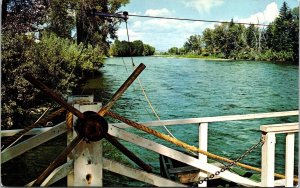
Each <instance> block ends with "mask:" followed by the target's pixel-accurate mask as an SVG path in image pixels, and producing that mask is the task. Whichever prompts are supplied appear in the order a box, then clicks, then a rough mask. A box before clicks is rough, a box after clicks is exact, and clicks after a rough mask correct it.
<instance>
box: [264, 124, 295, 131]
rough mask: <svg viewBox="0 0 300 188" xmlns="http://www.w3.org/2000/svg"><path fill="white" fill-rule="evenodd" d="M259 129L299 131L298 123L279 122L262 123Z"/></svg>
mask: <svg viewBox="0 0 300 188" xmlns="http://www.w3.org/2000/svg"><path fill="white" fill-rule="evenodd" d="M260 130H261V131H263V132H275V133H288V132H299V123H298V122H297V123H281V124H272V125H262V126H260Z"/></svg>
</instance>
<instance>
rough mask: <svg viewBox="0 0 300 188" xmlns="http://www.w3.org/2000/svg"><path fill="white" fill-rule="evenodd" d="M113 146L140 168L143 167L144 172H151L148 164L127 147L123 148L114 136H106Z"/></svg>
mask: <svg viewBox="0 0 300 188" xmlns="http://www.w3.org/2000/svg"><path fill="white" fill-rule="evenodd" d="M105 138H106V139H107V140H108V141H109V142H110V143H111V144H112V145H114V146H115V147H116V148H118V149H119V150H120V151H121V152H122V153H123V154H124V155H126V156H127V157H128V158H129V159H130V160H132V161H133V162H135V163H136V164H137V165H138V166H139V167H141V168H142V169H143V170H145V171H147V172H151V171H152V168H151V166H149V165H148V164H146V163H145V162H144V161H142V160H141V159H140V158H138V157H137V156H136V155H135V154H134V153H132V152H131V151H129V150H128V149H127V148H126V147H125V146H123V145H122V144H121V143H120V142H119V141H118V140H117V139H115V138H114V137H113V136H111V135H109V134H108V133H107V134H106V137H105Z"/></svg>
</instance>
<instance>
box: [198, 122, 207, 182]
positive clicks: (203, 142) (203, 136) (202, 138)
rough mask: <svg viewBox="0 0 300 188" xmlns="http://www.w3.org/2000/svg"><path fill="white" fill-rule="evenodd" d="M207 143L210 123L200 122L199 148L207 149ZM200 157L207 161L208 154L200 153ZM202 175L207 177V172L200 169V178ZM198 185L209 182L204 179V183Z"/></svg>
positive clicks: (204, 161)
mask: <svg viewBox="0 0 300 188" xmlns="http://www.w3.org/2000/svg"><path fill="white" fill-rule="evenodd" d="M207 144H208V123H200V125H199V148H200V149H202V150H203V151H207ZM198 159H199V160H200V161H201V162H203V163H207V156H206V155H202V154H199V156H198ZM200 177H207V173H206V172H203V171H200V172H199V174H198V178H200ZM198 187H207V182H206V181H204V182H203V183H202V184H198Z"/></svg>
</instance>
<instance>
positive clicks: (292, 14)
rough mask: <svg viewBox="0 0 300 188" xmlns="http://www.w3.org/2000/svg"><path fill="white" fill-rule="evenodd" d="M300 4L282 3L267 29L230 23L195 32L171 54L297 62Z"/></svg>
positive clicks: (172, 49) (170, 51)
mask: <svg viewBox="0 0 300 188" xmlns="http://www.w3.org/2000/svg"><path fill="white" fill-rule="evenodd" d="M298 46H299V7H296V8H294V9H290V8H289V7H288V5H287V3H286V2H284V3H283V5H282V7H281V9H280V11H279V16H278V17H277V18H276V19H275V20H274V22H272V23H270V25H269V26H267V28H262V27H258V26H255V25H253V24H251V25H250V26H245V25H241V24H236V23H234V22H233V21H232V20H231V22H230V23H223V24H220V25H215V27H214V29H209V28H207V29H205V30H204V31H203V33H202V36H200V35H192V36H190V37H189V38H188V39H187V42H186V43H185V44H184V45H183V47H182V48H177V47H172V48H170V49H169V50H168V53H169V54H175V55H184V54H188V55H201V56H213V57H220V58H230V59H247V60H268V61H288V62H294V63H298V59H299V57H298V49H299V47H298Z"/></svg>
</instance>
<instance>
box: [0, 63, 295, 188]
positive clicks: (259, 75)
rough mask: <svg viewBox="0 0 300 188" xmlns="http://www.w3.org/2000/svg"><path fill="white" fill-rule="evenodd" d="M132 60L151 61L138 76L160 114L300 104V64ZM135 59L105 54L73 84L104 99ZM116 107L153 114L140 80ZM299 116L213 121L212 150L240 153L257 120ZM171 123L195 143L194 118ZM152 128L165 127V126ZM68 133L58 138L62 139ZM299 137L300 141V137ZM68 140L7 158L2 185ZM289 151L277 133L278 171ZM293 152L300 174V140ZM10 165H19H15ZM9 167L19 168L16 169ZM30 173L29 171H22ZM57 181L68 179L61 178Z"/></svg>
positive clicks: (140, 116)
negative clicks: (92, 73)
mask: <svg viewBox="0 0 300 188" xmlns="http://www.w3.org/2000/svg"><path fill="white" fill-rule="evenodd" d="M133 60H134V63H135V64H136V66H137V65H138V64H139V63H144V64H145V65H146V69H145V70H144V71H143V72H142V74H141V75H140V79H141V82H142V85H143V87H144V89H145V91H146V93H147V95H148V97H149V99H150V100H151V102H152V105H153V106H154V108H155V109H156V111H157V113H158V114H159V116H160V118H161V119H162V120H165V119H183V118H196V117H208V116H221V115H236V114H251V113H265V112H277V111H289V110H296V109H298V66H295V65H288V64H275V63H270V62H257V61H221V60H200V59H184V58H163V57H135V58H133ZM131 64H132V62H131V59H130V58H124V59H122V58H107V59H106V61H105V66H104V67H102V68H101V69H100V71H101V75H100V76H97V77H95V78H93V79H90V80H88V81H87V83H86V84H85V85H84V86H83V87H82V88H81V89H79V90H78V91H76V94H94V95H95V100H96V101H102V102H103V103H106V102H107V101H108V100H109V98H110V97H111V96H112V94H113V93H114V92H115V91H116V90H117V89H118V88H119V86H120V85H121V84H122V83H123V82H124V81H125V80H126V78H127V77H128V75H129V74H130V73H131V72H132V71H133V68H132V65H131ZM112 111H115V112H118V113H119V114H120V115H123V116H125V117H127V118H129V119H132V120H135V121H151V120H156V117H155V116H154V115H153V113H152V112H151V110H150V108H149V106H148V103H147V102H146V100H145V98H144V96H143V94H142V92H141V89H140V86H139V85H138V82H137V81H135V82H134V83H133V85H132V86H131V87H130V88H129V89H128V90H127V91H126V92H125V93H124V94H123V95H122V97H121V98H120V99H119V100H118V101H117V103H116V104H115V105H114V106H113V108H112ZM297 120H298V117H288V118H287V117H284V118H269V119H264V120H246V121H229V122H220V123H211V124H209V136H208V139H209V140H208V143H209V146H208V151H209V152H212V153H215V154H217V155H221V156H224V157H228V158H230V159H236V158H237V157H239V156H240V155H241V154H242V153H243V152H244V151H246V150H247V149H248V148H249V147H251V146H252V145H254V144H255V143H257V142H258V141H259V139H260V136H261V133H260V131H259V127H260V125H263V124H274V123H284V122H296V121H297ZM109 121H110V122H117V121H115V120H113V119H109ZM168 128H169V130H170V131H171V132H172V133H173V135H174V136H175V137H176V138H178V139H180V140H182V141H184V142H187V143H188V144H191V145H195V146H197V145H198V126H197V125H174V126H168ZM154 129H156V130H158V131H161V132H163V133H166V132H165V130H164V129H163V128H162V127H155V128H154ZM127 130H128V131H129V132H133V133H135V134H138V135H139V136H142V137H144V138H148V139H151V140H153V141H155V142H159V143H162V144H165V145H167V146H169V147H172V148H174V149H179V148H178V147H175V146H173V145H171V144H169V143H167V142H164V141H162V140H160V139H158V138H155V137H153V136H150V135H148V134H146V133H143V132H141V131H139V130H135V129H133V128H129V129H127ZM64 139H65V138H63V137H62V138H60V140H59V141H56V144H57V142H59V143H62V142H64ZM54 142H55V141H54ZM296 142H297V143H298V136H297V137H296ZM122 143H124V144H125V145H126V146H127V147H128V148H130V150H132V151H133V152H134V153H136V154H137V155H138V156H140V158H142V159H143V160H144V161H146V162H147V163H148V164H150V165H151V166H153V167H154V170H155V172H157V173H159V161H158V154H156V153H154V152H151V151H148V150H145V149H142V148H140V147H137V146H135V145H133V144H130V143H127V142H122ZM64 144H65V143H64ZM60 145H61V144H60ZM63 147H64V145H61V146H53V143H48V144H44V146H43V147H39V148H37V149H34V150H33V151H32V152H27V153H25V154H24V156H20V157H18V158H17V159H16V160H14V161H11V162H10V163H8V164H4V166H2V180H3V178H4V181H3V182H4V185H23V182H27V183H28V181H29V180H32V179H33V178H34V177H36V176H37V174H38V173H40V171H41V170H42V169H44V168H45V167H46V166H47V165H48V164H49V163H50V162H51V160H53V159H54V158H55V156H57V154H58V153H59V152H60V151H61V150H62V148H63ZM50 150H51V151H50ZM45 151H49V152H45ZM284 152H285V147H284V137H283V135H279V136H277V143H276V169H275V170H276V172H280V173H283V172H284ZM260 153H261V149H260V148H258V149H256V150H255V151H254V152H252V153H251V154H250V155H249V156H247V157H246V158H245V159H244V160H243V161H242V162H243V163H247V164H249V165H253V166H256V167H260V165H261V160H260V159H261V154H260ZM110 155H111V154H110V152H107V153H106V157H110ZM114 155H115V154H114ZM295 156H296V159H295V162H296V163H295V166H296V170H295V173H296V172H297V171H298V163H297V161H298V144H297V146H296V152H295ZM117 157H118V158H119V159H120V160H122V161H123V162H127V163H129V164H131V162H129V161H128V160H127V159H126V157H123V156H122V155H121V154H118V155H117ZM45 158H46V159H45ZM37 159H39V160H37ZM32 161H34V162H32ZM37 161H42V162H37ZM12 164H16V165H14V167H11V166H10V165H12ZM3 167H4V168H3ZM37 167H39V170H37ZM24 169H27V170H24ZM28 169H29V170H28ZM3 170H4V171H3ZM21 171H25V173H21ZM26 172H28V173H26ZM9 174H15V176H13V175H9ZM25 176H27V177H26V178H24V177H25ZM14 178H23V179H22V184H21V183H20V184H19V183H16V181H15V180H14ZM118 178H119V179H120V180H119V182H122V181H123V180H122V178H121V177H118ZM112 179H114V177H113V178H112ZM20 181H21V180H20ZM116 182H117V183H115V184H113V183H112V182H108V183H105V182H104V185H106V186H109V185H114V186H118V185H120V184H118V180H116ZM129 182H130V181H129ZM58 185H64V183H62V184H58ZM128 185H130V186H136V185H138V186H141V184H135V183H133V184H128Z"/></svg>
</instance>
